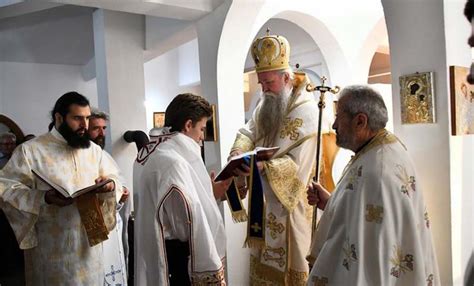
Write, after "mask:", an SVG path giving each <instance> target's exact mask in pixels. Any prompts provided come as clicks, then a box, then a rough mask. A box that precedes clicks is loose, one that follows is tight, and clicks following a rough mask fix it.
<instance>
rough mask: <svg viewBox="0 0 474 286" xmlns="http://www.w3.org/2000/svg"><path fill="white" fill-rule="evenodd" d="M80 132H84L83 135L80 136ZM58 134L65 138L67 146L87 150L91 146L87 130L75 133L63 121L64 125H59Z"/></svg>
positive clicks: (83, 129)
mask: <svg viewBox="0 0 474 286" xmlns="http://www.w3.org/2000/svg"><path fill="white" fill-rule="evenodd" d="M80 131H84V133H83V135H81V134H79V132H80ZM58 132H59V133H60V134H61V135H62V136H63V137H64V139H65V140H66V142H67V144H68V145H69V146H71V147H72V148H74V149H87V148H89V146H90V145H91V141H90V137H89V134H88V133H87V129H85V128H80V129H77V130H76V131H74V130H72V128H71V127H69V125H68V124H67V123H66V121H63V123H61V125H59V129H58Z"/></svg>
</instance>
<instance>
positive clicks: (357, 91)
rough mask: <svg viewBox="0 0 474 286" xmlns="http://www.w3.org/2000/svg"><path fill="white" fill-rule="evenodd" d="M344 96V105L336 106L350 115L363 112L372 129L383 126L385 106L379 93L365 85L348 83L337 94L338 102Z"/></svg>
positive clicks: (386, 114)
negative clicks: (348, 84)
mask: <svg viewBox="0 0 474 286" xmlns="http://www.w3.org/2000/svg"><path fill="white" fill-rule="evenodd" d="M343 98H344V103H345V104H344V105H343V106H340V105H338V108H340V109H341V110H343V111H345V112H347V113H349V114H350V115H351V116H352V117H354V116H356V115H357V114H358V113H364V114H366V115H367V117H368V126H369V128H370V130H372V131H378V130H380V129H382V128H385V125H387V121H388V112H387V107H386V106H385V103H384V101H383V98H382V96H381V95H380V93H378V92H377V91H375V90H374V89H372V88H371V87H369V86H366V85H350V86H347V87H345V88H344V89H343V90H342V91H341V94H340V95H339V102H341V101H342V99H343Z"/></svg>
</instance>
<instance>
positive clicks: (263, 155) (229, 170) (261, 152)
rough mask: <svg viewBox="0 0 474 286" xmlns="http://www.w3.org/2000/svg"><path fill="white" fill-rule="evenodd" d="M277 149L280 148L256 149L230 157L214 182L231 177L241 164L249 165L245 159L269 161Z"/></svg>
mask: <svg viewBox="0 0 474 286" xmlns="http://www.w3.org/2000/svg"><path fill="white" fill-rule="evenodd" d="M279 149H280V147H268V148H267V147H257V148H255V149H254V150H252V151H249V152H245V153H242V154H239V155H236V156H234V157H232V158H231V159H230V160H229V162H227V164H226V165H225V166H224V168H222V170H221V171H220V172H219V174H217V176H216V178H215V179H214V181H216V182H218V181H223V180H226V179H228V178H230V177H232V176H233V171H234V170H235V168H238V167H240V166H241V165H242V164H247V165H248V164H250V162H248V161H246V159H245V158H248V157H249V156H252V155H255V157H256V159H257V161H267V160H270V159H271V158H272V157H273V155H275V153H276V152H278V150H279Z"/></svg>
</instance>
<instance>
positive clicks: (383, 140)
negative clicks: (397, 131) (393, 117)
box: [339, 129, 406, 182]
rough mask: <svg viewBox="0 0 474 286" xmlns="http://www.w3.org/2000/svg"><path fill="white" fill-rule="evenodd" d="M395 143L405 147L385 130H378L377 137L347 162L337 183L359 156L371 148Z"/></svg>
mask: <svg viewBox="0 0 474 286" xmlns="http://www.w3.org/2000/svg"><path fill="white" fill-rule="evenodd" d="M397 141H398V142H400V144H402V146H403V147H405V145H403V143H402V142H401V141H400V140H399V139H398V138H397V136H395V135H393V134H392V133H390V132H388V131H387V130H386V129H382V130H380V131H379V132H378V133H377V135H375V137H374V138H372V140H371V141H370V142H369V144H367V145H366V146H365V147H364V148H362V150H360V151H359V152H357V153H356V154H355V155H354V156H352V158H351V160H350V161H349V163H347V165H346V167H345V168H344V171H343V172H342V176H341V178H340V179H339V182H340V181H341V180H342V179H343V178H344V177H345V175H346V173H347V172H348V171H349V169H350V167H351V166H352V164H354V162H355V161H357V159H359V157H360V156H362V155H363V154H365V153H367V152H368V151H370V150H372V149H373V148H375V147H377V146H380V145H385V144H392V143H395V142H397ZM405 149H406V147H405Z"/></svg>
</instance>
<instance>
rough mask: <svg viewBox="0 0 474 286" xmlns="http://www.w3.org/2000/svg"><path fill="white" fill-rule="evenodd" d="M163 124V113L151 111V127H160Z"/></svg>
mask: <svg viewBox="0 0 474 286" xmlns="http://www.w3.org/2000/svg"><path fill="white" fill-rule="evenodd" d="M164 126H165V113H164V112H153V128H161V127H164Z"/></svg>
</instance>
